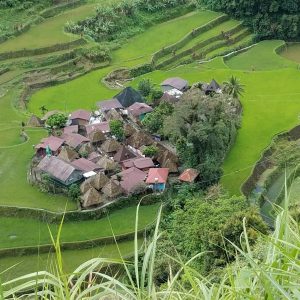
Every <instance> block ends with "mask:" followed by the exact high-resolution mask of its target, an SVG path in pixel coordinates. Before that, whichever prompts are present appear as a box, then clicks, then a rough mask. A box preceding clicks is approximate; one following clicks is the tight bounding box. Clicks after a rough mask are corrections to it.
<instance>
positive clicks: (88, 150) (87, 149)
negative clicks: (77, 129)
mask: <svg viewBox="0 0 300 300" xmlns="http://www.w3.org/2000/svg"><path fill="white" fill-rule="evenodd" d="M93 151H94V149H93V147H92V146H91V144H90V143H87V144H83V145H82V146H81V147H80V148H79V151H78V152H79V153H84V152H86V153H87V154H91V153H92V152H93Z"/></svg>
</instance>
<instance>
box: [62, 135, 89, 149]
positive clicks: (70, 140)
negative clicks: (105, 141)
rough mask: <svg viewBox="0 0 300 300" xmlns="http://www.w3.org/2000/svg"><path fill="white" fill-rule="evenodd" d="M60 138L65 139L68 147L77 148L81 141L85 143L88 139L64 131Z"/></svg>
mask: <svg viewBox="0 0 300 300" xmlns="http://www.w3.org/2000/svg"><path fill="white" fill-rule="evenodd" d="M62 138H63V139H64V140H65V141H66V144H67V145H68V146H70V147H73V148H77V147H78V146H80V145H81V144H82V143H87V142H89V141H90V140H89V139H88V138H87V137H85V136H83V135H81V134H78V133H64V134H63V135H62Z"/></svg>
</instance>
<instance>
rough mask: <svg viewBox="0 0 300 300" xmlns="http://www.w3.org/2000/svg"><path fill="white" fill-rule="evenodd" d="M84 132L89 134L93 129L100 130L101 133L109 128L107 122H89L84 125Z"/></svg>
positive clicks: (108, 130)
mask: <svg viewBox="0 0 300 300" xmlns="http://www.w3.org/2000/svg"><path fill="white" fill-rule="evenodd" d="M85 129H86V133H87V134H88V135H89V134H90V133H91V132H93V131H94V130H100V131H102V132H103V133H106V132H110V128H109V122H107V121H105V122H101V123H96V124H90V125H86V126H85Z"/></svg>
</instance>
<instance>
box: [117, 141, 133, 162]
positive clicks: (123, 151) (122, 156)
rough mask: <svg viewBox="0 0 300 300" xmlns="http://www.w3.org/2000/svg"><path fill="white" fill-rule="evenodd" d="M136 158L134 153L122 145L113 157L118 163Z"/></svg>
mask: <svg viewBox="0 0 300 300" xmlns="http://www.w3.org/2000/svg"><path fill="white" fill-rule="evenodd" d="M136 157H137V155H136V153H134V152H133V151H132V150H131V149H129V148H128V147H126V146H124V145H123V146H121V148H120V149H119V150H118V152H117V153H116V154H115V155H114V161H116V162H119V163H120V162H122V161H124V160H128V159H131V158H136Z"/></svg>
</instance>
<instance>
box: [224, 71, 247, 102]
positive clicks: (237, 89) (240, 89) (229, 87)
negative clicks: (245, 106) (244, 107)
mask: <svg viewBox="0 0 300 300" xmlns="http://www.w3.org/2000/svg"><path fill="white" fill-rule="evenodd" d="M224 91H225V92H226V93H227V94H228V95H230V96H232V97H233V98H235V99H238V98H239V96H241V95H243V93H244V92H245V90H244V85H242V84H241V83H240V81H239V80H238V79H237V78H236V77H234V76H231V77H230V79H229V81H225V82H224Z"/></svg>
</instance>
